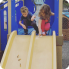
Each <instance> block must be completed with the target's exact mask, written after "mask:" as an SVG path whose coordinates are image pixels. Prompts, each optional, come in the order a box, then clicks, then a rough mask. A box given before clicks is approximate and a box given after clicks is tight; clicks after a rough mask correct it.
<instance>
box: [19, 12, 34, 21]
mask: <svg viewBox="0 0 69 69" xmlns="http://www.w3.org/2000/svg"><path fill="white" fill-rule="evenodd" d="M32 16H33V14H32V13H31V12H28V15H27V17H24V16H23V15H21V18H20V21H22V20H23V19H27V20H28V21H31V17H32Z"/></svg>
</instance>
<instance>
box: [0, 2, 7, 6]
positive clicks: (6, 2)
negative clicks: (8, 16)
mask: <svg viewBox="0 0 69 69" xmlns="http://www.w3.org/2000/svg"><path fill="white" fill-rule="evenodd" d="M7 3H8V1H7V2H5V3H4V4H2V5H0V7H2V6H3V5H5V4H7Z"/></svg>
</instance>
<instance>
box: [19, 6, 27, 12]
mask: <svg viewBox="0 0 69 69" xmlns="http://www.w3.org/2000/svg"><path fill="white" fill-rule="evenodd" d="M20 11H21V13H26V12H28V8H27V7H26V6H23V7H21V9H20Z"/></svg>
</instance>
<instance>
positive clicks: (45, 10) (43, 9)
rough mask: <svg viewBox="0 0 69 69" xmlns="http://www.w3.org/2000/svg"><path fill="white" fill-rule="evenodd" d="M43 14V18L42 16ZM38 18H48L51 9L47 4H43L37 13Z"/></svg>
mask: <svg viewBox="0 0 69 69" xmlns="http://www.w3.org/2000/svg"><path fill="white" fill-rule="evenodd" d="M42 13H43V14H45V16H43V15H42ZM38 16H39V17H43V18H44V19H47V18H50V16H51V9H50V6H49V5H47V4H43V5H42V7H41V9H40V11H39V15H38Z"/></svg>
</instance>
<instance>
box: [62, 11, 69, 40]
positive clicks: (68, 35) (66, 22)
mask: <svg viewBox="0 0 69 69" xmlns="http://www.w3.org/2000/svg"><path fill="white" fill-rule="evenodd" d="M62 25H63V26H62V27H63V29H62V33H63V39H64V40H69V12H66V13H64V12H63V21H62Z"/></svg>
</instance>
